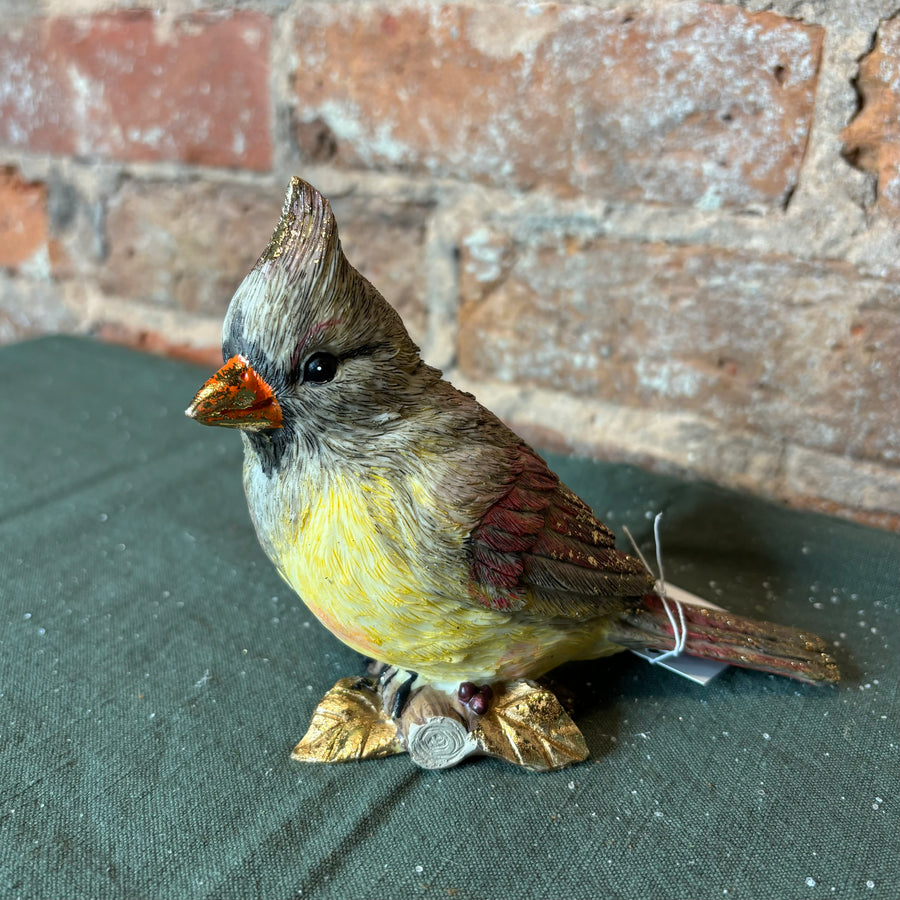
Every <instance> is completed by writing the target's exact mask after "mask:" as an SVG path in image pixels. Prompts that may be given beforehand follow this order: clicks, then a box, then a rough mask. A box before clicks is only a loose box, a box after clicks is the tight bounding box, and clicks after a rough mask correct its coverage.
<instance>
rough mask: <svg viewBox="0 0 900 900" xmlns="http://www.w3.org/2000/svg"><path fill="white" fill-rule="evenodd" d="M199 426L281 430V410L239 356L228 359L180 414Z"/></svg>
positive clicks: (271, 394) (244, 360)
mask: <svg viewBox="0 0 900 900" xmlns="http://www.w3.org/2000/svg"><path fill="white" fill-rule="evenodd" d="M184 414H185V415H186V416H188V417H189V418H191V419H196V420H197V421H198V422H200V423H202V424H203V425H224V426H225V427H226V428H243V429H244V430H246V431H264V430H265V429H267V428H281V427H282V426H281V406H280V405H279V403H278V400H276V399H275V394H274V393H273V392H272V388H270V387H269V385H267V384H266V382H265V381H263V380H262V378H260V377H259V375H257V374H256V372H255V371H254V369H253V367H252V366H251V365H250V363H249V362H247V360H246V359H245V358H244V357H243V356H232V357H231V359H229V360H228V362H227V363H225V365H224V366H222V368H221V369H219V371H218V372H216V374H215V375H213V377H212V378H210V379H209V381H207V382H206V384H204V385H203V387H202V388H200V390H199V391H197V395H196V396H195V397H194V400H193V402H192V403H191V405H190V406H189V407H188V408H187V409H186V410H185V411H184Z"/></svg>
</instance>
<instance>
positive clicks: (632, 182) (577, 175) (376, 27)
mask: <svg viewBox="0 0 900 900" xmlns="http://www.w3.org/2000/svg"><path fill="white" fill-rule="evenodd" d="M822 41H823V30H822V29H821V28H819V27H814V26H805V25H803V24H801V23H799V22H796V21H793V20H789V19H785V18H782V17H780V16H778V15H775V14H773V13H768V12H763V13H747V12H745V11H743V10H741V9H738V8H737V7H734V6H721V5H718V4H705V3H697V2H693V0H689V2H683V3H677V4H666V5H665V6H664V7H661V8H659V9H653V8H650V9H644V10H641V9H635V10H629V11H627V12H625V11H623V10H622V9H614V10H603V9H595V8H592V7H588V6H568V5H557V6H554V5H547V6H540V7H534V8H529V9H528V10H525V9H523V8H502V7H497V6H495V5H488V6H485V7H467V6H446V7H443V8H436V9H433V10H421V9H410V8H404V9H402V10H401V11H397V10H396V8H395V7H392V6H389V5H386V4H382V5H380V6H364V7H351V8H348V7H347V5H345V4H340V5H339V6H337V7H327V6H324V5H320V6H314V7H310V8H309V9H308V10H304V15H303V19H302V22H298V26H297V43H298V58H299V60H300V65H299V67H298V71H297V78H296V92H297V103H298V108H297V118H298V121H299V127H298V132H297V135H298V141H299V142H300V144H301V147H302V148H303V149H304V150H305V152H306V153H307V154H308V156H309V158H314V159H322V158H328V159H332V160H334V161H335V162H336V163H338V164H340V165H345V166H351V167H374V168H394V169H401V170H409V171H413V172H425V173H432V174H440V175H447V176H453V177H459V178H462V179H474V180H479V181H483V182H487V183H492V184H496V185H501V186H504V187H514V188H527V187H530V186H534V185H540V186H549V187H551V188H553V189H555V190H557V191H559V192H561V193H563V194H574V193H589V194H597V195H599V196H605V197H612V198H618V199H623V200H637V201H651V202H654V201H658V202H663V203H673V204H698V205H701V206H706V207H717V206H722V205H724V206H745V205H751V204H762V205H778V204H781V203H783V202H784V200H785V198H786V197H787V196H788V195H789V194H790V192H791V190H792V189H793V188H794V186H795V185H796V182H797V177H798V173H799V169H800V165H801V162H802V159H803V155H804V152H805V148H806V142H807V136H808V133H809V127H810V120H811V116H812V110H813V103H814V98H815V89H816V81H817V75H818V68H819V60H820V56H821V49H822Z"/></svg>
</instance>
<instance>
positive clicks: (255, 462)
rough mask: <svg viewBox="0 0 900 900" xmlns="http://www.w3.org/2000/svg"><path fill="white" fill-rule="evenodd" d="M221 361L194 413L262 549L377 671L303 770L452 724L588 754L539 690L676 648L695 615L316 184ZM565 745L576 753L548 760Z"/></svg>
mask: <svg viewBox="0 0 900 900" xmlns="http://www.w3.org/2000/svg"><path fill="white" fill-rule="evenodd" d="M222 357H223V359H224V360H225V363H224V365H223V366H222V367H221V368H220V369H219V370H218V372H216V373H215V374H214V375H213V376H212V377H211V378H210V379H209V380H208V381H207V382H206V383H205V384H204V385H203V387H201V389H200V390H199V391H198V392H197V395H196V397H195V398H194V400H193V402H192V403H191V405H190V407H189V408H188V409H187V410H186V414H187V415H188V416H189V417H191V418H193V419H195V420H196V421H197V422H200V423H202V424H205V425H219V426H225V427H229V428H237V429H238V430H239V431H240V432H241V437H242V439H243V445H244V466H243V483H244V491H245V494H246V498H247V504H248V506H249V510H250V516H251V519H252V521H253V525H254V527H255V529H256V534H257V536H258V538H259V542H260V544H261V546H262V548H263V550H264V551H265V553H266V555H267V556H268V557H269V559H270V560H271V561H272V562H273V563H274V565H275V567H276V568H277V570H278V572H279V573H280V574H281V576H282V577H283V578H284V580H285V581H286V582H287V583H288V584H289V585H290V586H291V588H293V589H294V591H296V592H297V594H298V595H299V596H300V597H301V598H302V600H303V601H304V603H305V604H306V605H307V607H308V608H309V609H310V610H311V611H312V613H313V614H314V615H315V616H316V618H317V619H318V620H319V621H320V622H321V623H322V624H323V625H324V626H325V627H326V628H327V629H328V630H329V631H330V632H331V633H332V634H334V635H335V636H336V637H338V638H339V639H340V640H341V641H343V642H344V643H345V644H347V645H349V646H350V647H352V648H353V649H354V650H357V651H358V652H359V653H361V654H363V655H364V656H365V657H368V658H369V659H370V660H373V661H376V664H374V667H373V668H372V669H371V672H372V673H373V674H370V675H369V676H368V677H363V678H358V679H343V680H342V681H341V682H339V683H338V685H336V686H335V688H334V689H333V691H332V692H330V694H326V697H325V698H324V699H323V704H324V705H320V708H319V710H318V712H317V715H319V720H320V721H319V724H318V725H317V726H315V727H313V726H311V731H310V734H309V735H308V736H307V737H308V740H307V739H305V740H307V749H308V752H307V754H306V756H305V757H304V755H303V751H302V748H301V751H300V752H299V753H298V752H297V751H295V756H299V758H310V759H344V758H365V757H370V756H383V755H387V754H389V753H394V752H400V751H402V750H404V749H407V750H409V752H410V753H411V755H412V750H411V749H410V745H411V743H412V742H413V739H414V738H415V736H416V733H417V732H419V731H422V729H423V728H424V726H425V725H427V724H428V723H429V722H430V721H432V720H434V721H438V720H440V719H444V720H446V721H448V722H451V724H453V725H454V726H455V730H456V732H458V735H457V737H458V740H457V743H458V744H460V745H461V746H462V749H459V748H457V750H456V751H454V752H457V753H459V754H462V755H461V756H460V757H459V758H462V756H465V755H467V754H468V753H469V752H487V753H494V755H500V756H505V757H506V758H510V759H513V761H517V762H520V763H522V764H523V765H529V766H530V767H531V768H556V767H558V766H559V765H564V764H568V763H569V762H572V761H575V760H576V759H578V758H583V757H584V756H585V755H586V750H585V749H584V748H583V747H582V744H581V743H579V738H580V733H579V732H578V731H577V729H575V728H574V725H572V723H571V720H569V718H568V716H567V714H566V713H565V711H564V710H563V709H562V708H561V707H560V706H559V704H558V703H557V702H556V699H555V698H554V697H553V695H552V694H550V693H549V691H548V690H546V689H545V688H543V687H541V685H540V684H538V683H537V681H536V679H539V678H541V676H544V675H545V674H546V673H548V672H549V671H550V670H552V669H554V668H555V667H557V666H559V665H560V664H562V663H565V662H567V661H569V660H585V659H594V658H597V657H602V656H606V655H609V654H612V653H616V652H619V651H621V650H623V649H626V648H651V649H657V650H662V651H665V650H669V649H670V648H672V646H673V641H676V640H678V635H677V634H676V627H675V626H676V625H677V621H676V620H674V619H673V617H672V615H671V610H670V609H668V608H667V606H666V603H665V598H664V597H662V596H660V592H659V591H658V590H657V585H656V583H655V579H654V577H653V576H652V575H651V574H650V572H649V571H648V570H647V568H646V567H645V565H644V563H643V562H642V561H641V560H640V559H637V558H635V557H634V556H631V555H629V554H628V553H625V552H623V551H622V550H619V549H617V548H616V546H615V537H614V535H613V533H612V532H611V531H610V529H609V528H607V527H606V526H605V525H604V524H603V523H602V522H600V521H599V520H598V519H597V518H596V517H595V516H594V514H593V513H592V512H591V510H590V508H589V507H588V505H587V504H586V503H585V502H584V501H582V500H581V499H579V497H578V496H576V494H575V493H574V492H573V491H571V490H570V489H569V488H568V487H566V486H565V485H564V484H563V483H562V482H561V481H560V480H559V478H558V477H557V476H556V475H555V474H554V473H553V472H552V471H551V470H550V468H549V467H548V465H547V463H546V462H544V460H543V459H542V458H541V457H540V456H539V455H538V454H537V453H536V452H535V451H534V450H533V449H532V448H531V447H530V446H528V444H526V443H525V441H524V440H522V438H520V437H519V436H518V435H516V434H515V433H514V432H513V431H511V430H510V429H509V428H508V427H507V426H506V425H504V424H503V423H502V422H501V421H500V420H499V419H498V418H497V417H496V416H495V415H493V414H492V413H491V412H490V411H489V410H487V409H485V408H484V407H483V406H481V405H480V404H479V403H478V402H477V401H476V400H475V398H474V397H473V396H472V395H471V394H468V393H464V392H462V391H459V390H457V389H456V388H455V387H453V386H452V385H451V384H450V383H449V382H447V381H445V380H443V378H442V374H441V372H440V371H438V370H437V369H434V368H432V367H431V366H429V365H427V364H426V363H425V362H424V361H423V360H422V359H421V357H420V355H419V349H418V347H417V346H416V345H415V344H414V342H413V341H412V340H411V338H410V336H409V334H408V333H407V331H406V328H405V327H404V325H403V322H402V320H401V318H400V316H399V315H398V314H397V312H396V311H395V310H394V309H393V308H392V307H391V306H390V305H389V304H388V303H387V301H386V300H385V299H384V298H383V297H382V296H381V294H380V293H379V292H378V291H377V290H376V289H375V288H374V287H373V286H372V285H371V284H370V283H369V282H368V281H367V280H366V279H365V278H364V277H363V276H362V275H360V273H359V272H358V271H356V269H354V268H353V267H352V266H351V265H350V263H349V262H348V261H347V259H346V257H345V256H344V253H343V251H342V249H341V245H340V241H339V238H338V230H337V225H336V223H335V218H334V215H333V213H332V209H331V206H330V204H329V202H328V200H326V199H325V197H323V196H322V194H321V193H319V192H318V191H317V190H316V189H315V188H313V187H312V186H310V185H309V184H307V183H306V182H304V181H302V180H301V179H299V178H293V179H292V181H291V184H290V187H289V189H288V192H287V196H286V198H285V202H284V207H283V210H282V215H281V220H280V221H279V222H278V225H277V226H276V228H275V231H274V234H273V235H272V238H271V240H270V241H269V243H268V245H267V246H266V248H265V250H263V252H262V255H261V256H260V257H259V259H258V260H257V262H256V264H255V265H254V267H253V269H252V270H251V271H250V273H249V274H248V275H247V277H246V278H245V279H244V280H243V282H242V283H241V284H240V286H239V287H238V289H237V291H236V293H235V294H234V297H233V299H232V300H231V304H230V306H229V308H228V312H227V314H226V317H225V321H224V325H223V336H222ZM679 614H680V615H681V616H682V623H683V626H684V628H683V632H682V634H681V641H682V644H683V649H684V652H686V653H689V654H694V655H698V656H704V657H709V658H713V659H718V660H724V661H726V662H729V663H732V664H735V665H739V666H747V667H751V668H757V669H761V670H763V671H766V672H773V673H777V674H781V675H787V676H790V677H793V678H797V679H800V680H802V681H807V682H834V681H837V680H838V678H839V673H838V669H837V666H836V665H835V662H834V660H833V659H832V658H831V657H830V656H829V655H828V654H826V653H825V652H824V644H823V642H822V641H821V640H820V639H818V638H817V637H815V636H814V635H811V634H808V633H806V632H801V631H798V630H796V629H793V628H789V627H786V626H781V625H774V624H770V623H762V622H755V621H751V620H749V619H744V618H742V617H740V616H737V615H733V614H731V613H726V612H722V611H719V610H715V609H710V608H705V607H699V608H696V607H683V608H682V609H681V610H680V611H679ZM417 695H421V698H424V699H422V702H421V703H419V704H418V706H419V707H420V709H419V712H418V716H417V718H416V716H415V715H414V713H413V711H414V709H415V708H416V703H415V698H416V696H417ZM407 708H408V710H410V712H409V715H410V716H413V718H415V719H416V720H415V721H413V722H408V721H406V720H405V718H404V716H405V715H406V714H407ZM423 710H424V712H425V713H430V715H423V712H422V711H423ZM315 721H316V717H315V716H314V725H315ZM335 723H337V724H335ZM510 723H512V724H510ZM426 732H427V729H426V731H422V733H421V734H420V737H421V738H423V739H424V738H426V736H427V735H426ZM501 732H503V734H504V736H502V737H498V735H499V734H500V733H501ZM510 735H512V736H511V737H510ZM443 739H444V738H441V737H437V738H432V739H431V741H432V743H433V744H440V742H441V740H443ZM582 741H583V739H582ZM498 742H499V744H502V745H503V746H502V748H501V749H500V750H499V751H498V750H497V747H498ZM510 742H511V744H512V748H511V749H510V747H509V746H508V745H509V744H510ZM535 742H537V743H538V744H539V745H540V749H539V750H538V751H535V750H534V746H533V745H534V744H535ZM554 742H555V743H554ZM566 742H568V744H567V746H569V747H570V748H571V750H570V752H569V754H568V755H566V754H565V753H564V754H563V755H562V756H561V757H559V754H557V756H554V752H555V751H550V753H549V756H548V751H547V750H546V747H547V746H548V745H552V746H555V745H556V744H559V745H562V744H566ZM425 743H426V744H427V743H428V742H427V741H426V742H425ZM301 744H302V742H301ZM419 744H422V741H419ZM298 746H299V745H298ZM309 748H312V749H309ZM432 749H433V748H432ZM529 754H530V755H529ZM451 756H452V754H451ZM416 761H418V762H420V764H423V765H436V766H437V765H441V764H442V763H440V762H438V763H436V764H433V763H429V762H428V761H427V760H426V761H425V762H422V760H421V759H417V760H416ZM456 761H458V759H455V758H454V759H453V762H456ZM447 764H452V763H447Z"/></svg>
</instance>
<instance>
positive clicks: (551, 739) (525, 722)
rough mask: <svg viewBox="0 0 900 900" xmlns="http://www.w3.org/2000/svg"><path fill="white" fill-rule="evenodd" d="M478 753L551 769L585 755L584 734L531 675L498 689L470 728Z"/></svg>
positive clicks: (534, 767)
mask: <svg viewBox="0 0 900 900" xmlns="http://www.w3.org/2000/svg"><path fill="white" fill-rule="evenodd" d="M473 735H474V737H475V740H476V741H477V742H478V747H479V749H480V750H481V752H482V753H486V754H487V755H488V756H496V757H499V758H500V759H505V760H507V761H508V762H511V763H516V764H517V765H520V766H524V767H525V768H526V769H534V770H535V771H539V772H549V771H552V770H553V769H562V768H564V767H565V766H569V765H572V763H576V762H583V761H584V760H585V759H587V757H588V748H587V744H586V743H585V741H584V736H583V735H582V734H581V732H580V731H579V730H578V727H577V726H576V725H575V723H574V722H573V721H572V720H571V718H569V715H568V713H567V712H566V711H565V710H564V709H563V708H562V706H561V705H560V702H559V700H557V699H556V697H555V696H554V695H553V694H552V693H551V692H550V691H548V690H547V689H546V688H542V687H540V686H539V685H537V684H535V683H534V682H533V681H524V680H523V681H514V682H510V683H509V684H507V685H506V686H505V687H504V688H503V689H501V690H498V691H497V692H496V693H495V695H494V699H493V701H492V702H491V706H490V708H489V709H488V711H487V712H486V713H485V714H484V715H483V716H482V717H481V718H480V719H479V721H478V725H477V726H476V728H475V730H474V731H473Z"/></svg>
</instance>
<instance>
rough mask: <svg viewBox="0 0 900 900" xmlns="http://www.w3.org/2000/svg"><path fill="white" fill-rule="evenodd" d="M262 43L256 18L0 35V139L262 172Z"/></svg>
mask: <svg viewBox="0 0 900 900" xmlns="http://www.w3.org/2000/svg"><path fill="white" fill-rule="evenodd" d="M270 38H271V22H270V20H269V19H268V18H267V17H266V16H263V15H260V14H259V13H255V12H238V13H234V14H226V15H214V14H209V15H203V14H196V15H192V16H190V17H186V18H181V19H178V20H176V21H175V22H174V23H173V24H171V25H170V26H167V27H164V26H163V24H162V21H161V20H159V19H157V18H155V17H154V16H153V14H152V13H150V12H147V11H138V12H121V13H113V14H109V15H98V16H95V17H92V18H59V19H44V20H38V21H36V22H33V23H31V24H29V25H28V26H26V27H24V28H23V29H21V30H19V31H11V32H8V33H7V34H5V35H3V36H2V37H0V143H3V144H6V145H8V146H11V147H17V148H23V149H27V150H31V151H37V152H46V153H55V154H61V155H72V154H74V155H78V156H95V157H101V158H107V159H121V160H129V161H139V160H177V161H181V162H188V163H196V164H199V165H209V166H240V167H242V168H248V169H255V170H265V169H268V168H269V167H270V165H271V158H272V144H271V136H270V129H269V125H270V123H269V91H268V59H269V44H270Z"/></svg>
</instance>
